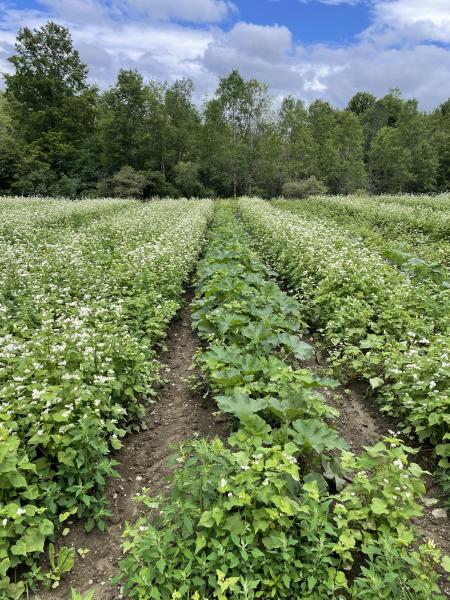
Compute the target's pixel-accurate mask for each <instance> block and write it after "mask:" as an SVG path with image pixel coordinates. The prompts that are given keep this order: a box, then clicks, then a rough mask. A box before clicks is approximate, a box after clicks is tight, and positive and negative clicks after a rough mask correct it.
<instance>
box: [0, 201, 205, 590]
mask: <svg viewBox="0 0 450 600" xmlns="http://www.w3.org/2000/svg"><path fill="white" fill-rule="evenodd" d="M18 201H19V200H18ZM85 204H86V205H85ZM103 206H108V209H107V211H106V212H107V214H106V215H104V216H102V217H99V218H95V219H94V220H92V219H91V216H92V213H95V214H97V212H96V211H97V209H98V208H100V210H101V209H102V208H101V207H102V204H101V203H100V205H99V204H98V203H97V202H94V203H93V207H92V206H91V203H90V202H86V203H80V204H79V205H78V207H77V209H76V210H77V211H78V214H79V215H85V216H86V218H85V224H84V226H83V225H82V223H78V224H77V227H76V228H73V227H72V226H70V225H71V224H73V220H72V219H69V227H64V225H63V224H59V225H58V226H57V227H56V228H51V231H50V230H49V228H48V226H47V225H48V223H49V219H44V221H43V226H42V227H39V226H36V225H33V227H29V228H26V227H24V228H23V229H22V232H21V233H22V235H21V237H20V239H15V240H13V241H12V242H10V241H9V240H8V239H5V238H3V239H0V262H1V265H0V268H1V269H2V272H3V277H2V280H1V282H0V398H1V402H0V596H1V597H2V598H18V597H20V596H21V594H22V592H23V591H24V589H25V587H26V585H27V584H28V583H29V582H30V581H31V580H32V579H33V578H38V579H39V578H41V577H42V574H41V573H40V571H39V568H38V567H37V566H36V564H35V563H34V559H35V557H36V556H37V555H38V554H39V553H40V552H42V550H43V548H44V544H45V541H46V540H47V539H51V538H53V536H54V535H55V533H56V530H57V529H58V527H59V525H60V523H63V522H64V521H65V520H66V519H67V518H69V517H70V515H73V514H75V513H76V514H78V515H79V516H80V517H83V518H86V519H87V528H88V529H90V528H92V527H94V525H96V524H97V525H99V526H100V527H101V528H104V527H105V526H106V521H105V519H106V517H107V516H108V509H107V506H106V503H105V501H104V499H103V498H102V490H103V488H104V485H105V482H106V478H107V477H108V476H110V475H112V474H113V468H114V461H113V460H111V457H110V453H111V450H113V449H118V448H120V446H121V442H120V439H121V438H122V437H123V436H124V435H125V433H126V431H127V430H129V429H130V428H138V427H139V425H140V420H141V417H142V416H143V413H144V409H143V406H142V401H143V400H151V399H152V397H153V396H154V394H155V390H154V386H155V384H156V383H157V382H158V381H159V375H158V364H157V361H156V348H155V344H156V343H157V342H158V340H160V339H161V338H162V337H163V335H164V331H165V329H166V326H167V324H168V322H169V321H170V319H171V318H172V317H173V315H174V314H175V312H176V310H177V308H178V306H179V301H180V296H181V294H182V290H183V285H184V283H185V282H186V280H187V278H188V276H189V273H190V272H191V270H192V269H193V267H194V265H195V262H196V259H197V256H198V253H199V251H200V250H201V247H202V243H203V239H204V234H205V230H206V227H207V222H208V220H209V217H210V214H211V210H212V203H211V202H209V201H196V202H192V203H190V204H189V210H187V208H188V207H187V203H186V202H182V201H180V202H177V201H170V202H160V203H152V204H151V205H148V206H143V205H140V204H138V203H132V202H129V203H128V204H127V205H126V206H124V203H123V202H119V203H118V206H119V207H120V208H121V210H120V211H119V210H114V209H113V208H111V205H110V204H107V205H106V204H105V203H104V204H103ZM60 210H62V212H67V213H69V214H73V213H71V211H70V210H68V209H66V208H65V205H64V204H61V208H60ZM52 211H53V208H52V209H51V211H50V212H52ZM6 212H7V211H6ZM23 218H24V220H25V221H26V219H27V214H26V210H25V211H24V213H23ZM33 219H34V217H32V218H31V220H33ZM56 221H57V219H56ZM18 565H21V571H22V577H21V578H20V580H17V579H16V575H15V573H16V570H15V567H16V566H18ZM13 574H14V576H13Z"/></svg>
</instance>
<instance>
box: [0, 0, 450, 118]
mask: <svg viewBox="0 0 450 600" xmlns="http://www.w3.org/2000/svg"><path fill="white" fill-rule="evenodd" d="M3 1H5V0H3ZM8 1H9V2H14V1H16V0H8ZM40 1H41V2H42V3H45V4H43V6H44V9H42V10H37V9H34V10H20V9H18V8H17V7H14V6H11V5H9V6H6V5H5V4H2V0H0V71H5V70H7V69H8V68H9V63H7V61H6V58H7V57H8V56H10V55H11V53H12V51H13V43H14V37H15V33H16V31H17V29H18V28H19V27H21V26H23V25H28V26H30V27H38V26H40V25H42V24H43V23H44V22H45V21H46V20H48V19H49V18H55V19H57V20H58V22H60V23H62V24H63V25H67V26H69V27H70V29H71V32H72V35H73V38H74V42H75V45H76V47H77V48H78V49H79V50H80V54H81V57H82V59H83V60H84V61H85V62H87V63H88V65H89V67H90V77H91V79H92V80H93V81H95V82H97V83H98V84H99V85H100V86H101V87H106V86H108V85H110V84H111V83H113V82H114V80H115V78H116V76H117V71H118V70H119V68H136V69H138V70H139V71H140V72H141V73H142V74H143V75H144V77H145V78H147V79H158V80H168V81H169V82H172V81H173V80H175V79H176V78H178V77H192V79H193V80H194V83H195V87H196V100H197V101H198V102H200V101H201V99H202V98H203V97H204V95H205V94H211V93H212V92H213V90H214V89H215V87H216V85H217V83H218V79H219V77H221V76H224V75H227V74H228V73H229V72H230V71H231V70H232V69H234V68H237V69H239V70H240V71H241V72H242V74H243V75H244V76H246V77H256V78H257V79H259V80H261V81H263V82H266V83H268V84H269V85H270V87H271V92H272V93H273V95H274V97H275V98H276V99H279V98H281V97H282V96H284V95H286V94H294V95H296V96H298V97H301V98H303V99H304V100H306V101H311V100H312V99H314V98H317V97H321V98H324V99H327V100H329V101H330V102H332V103H334V104H337V105H339V106H344V105H345V104H346V103H347V102H348V100H349V98H350V97H351V96H352V95H353V94H354V93H355V92H356V91H358V90H361V89H365V90H367V91H371V92H373V93H375V94H376V95H383V94H385V93H387V92H388V90H389V89H390V88H393V87H400V88H401V89H402V91H403V92H404V94H405V96H414V97H417V98H419V100H420V102H421V105H422V107H423V108H432V107H434V106H436V105H437V104H438V103H440V102H443V101H444V100H445V99H446V98H447V97H448V96H450V48H449V47H448V45H447V42H449V41H450V33H449V32H450V23H449V15H448V14H447V13H448V12H449V11H448V10H446V9H447V8H448V6H449V3H450V0H427V3H426V8H424V7H423V6H424V4H425V3H423V2H422V1H421V0H361V1H365V2H367V3H370V6H371V11H372V12H371V14H372V15H373V22H372V25H371V26H370V27H369V28H368V29H367V30H366V31H364V32H361V35H360V36H359V38H358V39H356V41H355V42H353V43H352V44H349V45H345V46H342V47H339V46H336V45H326V44H321V45H303V44H301V41H298V40H294V39H293V36H292V34H291V31H290V30H289V28H288V27H286V26H282V25H271V24H269V25H256V24H253V23H246V22H242V21H239V17H238V15H237V14H236V13H235V12H234V13H233V11H235V8H234V5H233V4H231V3H230V2H226V1H225V0H223V1H222V0H217V1H213V0H189V2H187V1H186V2H185V1H184V0H166V1H164V2H163V1H162V0H108V1H107V0H40ZM315 1H322V2H325V3H328V4H330V3H332V4H339V3H342V2H343V1H344V0H315ZM356 1H357V0H349V1H347V4H348V3H350V4H351V3H354V2H356ZM2 8H3V10H2ZM200 13H201V14H200ZM230 16H231V17H232V18H233V21H232V23H231V26H230V25H229V24H227V25H226V28H225V26H224V25H223V24H222V25H220V21H221V20H222V19H227V18H230Z"/></svg>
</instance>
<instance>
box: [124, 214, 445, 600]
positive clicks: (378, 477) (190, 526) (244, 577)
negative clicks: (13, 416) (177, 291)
mask: <svg viewBox="0 0 450 600" xmlns="http://www.w3.org/2000/svg"><path fill="white" fill-rule="evenodd" d="M272 275H273V274H272V273H271V272H270V271H269V270H268V269H267V268H266V267H265V266H264V264H263V263H262V262H261V260H260V259H259V257H258V256H257V254H256V253H255V252H254V251H253V250H252V249H251V247H250V238H249V237H248V235H247V234H246V233H245V232H244V230H243V229H242V227H241V226H240V225H239V224H238V222H237V220H236V218H235V215H234V211H233V208H232V207H230V206H227V205H225V206H223V205H221V206H219V208H218V210H217V211H216V217H215V221H214V226H213V230H212V233H211V235H210V239H209V243H208V246H207V250H206V254H205V257H204V258H203V259H202V260H201V261H200V264H199V265H198V269H197V276H196V299H195V300H194V302H193V311H194V312H193V323H194V327H195V328H196V330H197V331H198V333H199V335H200V337H201V339H202V340H203V342H204V347H203V348H202V349H201V350H199V352H198V354H197V356H196V360H195V362H196V364H197V365H198V366H199V367H200V369H201V372H202V375H203V377H204V378H205V379H206V382H207V383H208V384H209V387H210V389H211V391H212V393H213V394H214V398H215V400H216V401H217V403H218V405H219V407H220V409H221V410H222V411H223V412H225V413H229V414H230V415H231V416H232V417H233V421H234V422H235V423H236V424H237V430H236V431H235V432H234V433H233V434H232V435H231V436H230V438H229V439H228V443H227V444H224V443H223V442H222V441H221V440H219V439H215V440H212V441H207V440H194V441H192V442H190V443H187V444H185V445H184V446H183V447H182V448H181V450H180V452H179V454H178V456H177V458H176V462H177V463H178V465H179V468H178V469H177V470H176V471H175V473H174V475H173V486H172V491H171V493H170V495H169V496H166V497H160V498H151V497H149V496H148V490H144V491H143V493H142V494H141V496H140V500H141V501H142V502H143V503H144V505H145V506H146V508H147V510H148V514H147V515H146V516H145V517H143V518H141V519H140V520H138V521H137V522H136V523H135V524H133V525H129V526H127V528H126V531H125V538H126V539H125V542H124V552H125V557H124V559H123V560H122V562H121V580H122V581H123V583H124V594H125V596H126V597H128V598H132V599H141V598H149V599H150V598H153V599H156V600H159V599H161V600H169V599H175V598H183V599H186V600H189V599H191V600H206V599H212V598H218V599H219V600H225V599H231V600H237V599H238V598H247V599H254V598H265V599H267V598H279V599H281V598H290V599H294V600H295V599H300V598H309V599H311V600H323V598H328V597H332V598H335V599H336V600H339V599H343V598H355V599H356V598H357V599H361V598H369V599H373V600H375V598H377V599H378V598H381V597H382V598H388V599H389V598H409V597H415V598H417V599H418V600H419V599H420V600H425V599H426V598H427V599H428V598H433V599H438V598H443V596H441V594H440V593H439V588H438V587H437V583H436V580H437V577H436V574H435V572H434V567H435V566H436V563H437V562H438V561H439V560H440V553H439V552H438V551H437V550H436V548H435V547H434V545H433V544H432V543H431V542H429V543H427V544H423V545H421V546H418V547H417V546H416V548H415V549H412V548H411V547H410V546H411V544H412V543H413V541H414V540H415V539H416V538H415V533H414V531H413V530H412V529H411V528H410V525H409V521H410V519H411V518H412V517H413V516H418V515H419V514H420V512H421V510H420V507H419V504H418V501H419V499H420V497H421V494H422V493H423V492H424V486H423V483H422V481H421V474H422V471H421V469H420V467H419V466H418V465H416V464H414V463H410V464H409V463H408V457H407V453H409V452H410V449H408V448H405V447H404V446H403V445H402V443H401V441H400V440H399V439H397V438H395V437H391V438H386V439H384V440H383V441H380V442H379V443H378V444H376V445H375V446H373V447H371V448H368V449H367V450H366V451H365V452H364V453H363V454H362V455H361V456H359V457H356V456H354V455H353V454H352V453H350V452H348V451H347V450H346V448H347V445H346V443H345V441H344V440H343V439H341V438H340V437H339V436H338V435H337V433H336V431H335V430H334V429H333V428H332V427H331V426H330V425H329V424H328V422H329V420H330V419H332V417H333V415H334V411H333V409H331V408H330V407H329V406H327V405H326V403H325V402H324V400H323V398H322V396H321V394H320V390H319V388H320V387H322V386H325V385H334V382H332V381H329V380H323V379H320V378H318V377H317V376H316V375H314V374H313V373H312V372H310V371H309V370H308V369H305V368H302V366H301V362H300V361H301V359H304V358H305V357H306V356H308V355H310V353H311V348H310V347H309V346H308V345H307V344H305V343H304V342H302V341H301V340H300V339H299V337H298V336H299V334H300V333H301V331H302V329H303V327H304V326H303V323H302V319H301V313H300V305H299V304H298V303H297V302H296V301H295V300H294V299H292V298H291V297H290V296H288V295H287V294H286V293H284V292H283V291H281V289H280V288H279V287H278V285H277V284H276V282H275V280H274V278H273V276H272ZM369 472H370V477H369ZM443 564H444V566H445V567H446V568H449V567H450V565H448V559H443ZM361 565H362V566H361Z"/></svg>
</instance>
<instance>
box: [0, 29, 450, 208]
mask: <svg viewBox="0 0 450 600" xmlns="http://www.w3.org/2000/svg"><path fill="white" fill-rule="evenodd" d="M9 61H10V63H11V65H12V67H13V68H12V72H11V73H10V74H4V79H5V82H6V89H5V91H4V92H1V93H0V193H2V194H21V195H35V194H39V195H61V196H69V197H78V196H109V195H113V196H130V195H132V196H136V197H142V198H148V197H152V196H189V197H190V196H204V195H211V196H232V195H241V194H254V195H260V196H263V197H273V196H277V195H280V194H281V193H282V191H283V189H288V188H289V186H291V188H293V189H296V187H295V186H296V185H297V184H298V185H300V184H301V183H302V182H305V180H307V181H313V182H316V183H318V184H319V186H322V188H323V189H327V190H328V191H329V192H330V193H335V194H348V193H354V192H357V191H359V190H367V191H369V192H371V193H397V192H410V193H421V192H436V191H443V190H449V189H450V99H449V100H448V101H447V102H445V103H444V104H442V105H441V106H439V107H438V108H436V109H435V110H434V111H432V112H428V113H425V112H422V111H420V110H419V108H418V102H417V100H415V99H408V100H405V99H403V98H402V96H401V93H400V91H399V90H392V91H391V92H390V93H389V94H387V95H386V96H384V97H382V98H376V97H375V96H373V95H372V94H369V93H367V92H358V93H357V94H355V95H354V96H353V98H351V100H350V102H349V103H348V105H347V107H346V108H345V109H343V110H340V109H337V108H335V107H333V106H331V105H330V104H329V103H328V102H325V101H323V100H316V101H314V102H312V103H311V104H310V105H309V106H306V105H305V103H304V102H303V101H302V100H299V99H297V98H294V97H293V96H288V97H286V98H284V99H283V100H282V102H281V104H280V106H279V107H277V108H276V109H275V108H274V106H273V103H272V101H271V97H270V94H269V89H268V86H267V85H265V84H263V83H261V82H259V81H257V80H256V79H247V80H246V79H244V78H243V77H242V76H241V75H240V74H239V72H238V71H233V72H232V73H231V74H230V75H228V76H227V77H224V78H222V79H221V80H220V82H219V84H218V87H217V89H216V91H215V93H214V95H213V96H212V98H209V99H207V100H206V101H205V102H204V103H203V106H202V107H201V108H198V107H197V106H196V105H195V104H194V102H193V84H192V81H190V80H189V79H180V80H177V81H175V83H173V84H172V85H169V84H167V83H161V82H157V81H149V82H147V81H145V80H144V78H143V77H142V75H141V74H140V73H139V72H138V71H136V70H121V71H120V72H119V74H118V77H117V81H116V83H115V84H114V85H113V86H112V87H110V88H109V89H107V90H106V91H100V90H99V89H98V88H97V87H96V86H93V85H91V84H89V82H88V68H87V65H85V64H83V62H82V61H81V59H80V56H79V53H78V52H77V50H76V49H75V48H74V46H73V42H72V38H71V35H70V31H69V30H68V29H66V28H64V27H62V26H60V25H58V24H56V23H54V22H49V23H47V24H46V25H44V26H43V27H41V28H40V29H33V30H31V29H29V28H27V27H25V28H23V29H21V30H20V31H19V33H18V35H17V39H16V44H15V53H14V54H13V56H11V57H10V58H9ZM283 186H284V187H283ZM291 188H289V189H291Z"/></svg>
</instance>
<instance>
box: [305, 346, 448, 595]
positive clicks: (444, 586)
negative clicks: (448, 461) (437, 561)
mask: <svg viewBox="0 0 450 600" xmlns="http://www.w3.org/2000/svg"><path fill="white" fill-rule="evenodd" d="M305 341H307V342H308V343H310V344H313V345H314V338H310V339H305ZM305 366H307V367H308V368H310V369H311V370H313V371H316V372H318V373H322V372H324V371H325V369H326V368H327V367H329V365H327V363H326V361H325V359H323V357H322V356H321V354H320V353H318V354H317V356H316V359H315V360H314V359H313V360H310V361H308V363H307V364H305ZM321 391H322V394H323V396H324V398H325V400H326V402H327V404H329V405H330V406H333V407H334V408H336V409H337V410H338V411H339V416H338V417H337V419H336V420H334V421H333V426H334V427H335V428H336V430H337V431H338V433H339V434H340V435H341V436H342V437H343V438H344V439H345V440H346V441H347V442H348V443H349V444H350V449H351V450H352V451H353V452H355V453H356V454H359V453H361V452H362V450H363V448H364V447H365V446H372V445H374V444H376V443H377V442H379V441H380V440H381V439H382V438H383V437H384V436H387V437H389V436H390V435H391V434H390V432H397V430H398V425H397V424H396V422H395V420H394V419H393V418H390V417H388V416H386V415H383V414H382V413H381V412H380V410H379V409H378V408H377V405H376V402H375V400H371V399H369V398H367V385H365V384H363V383H359V384H352V385H349V386H348V387H344V386H339V387H338V388H336V389H322V390H321ZM398 437H400V438H401V439H403V440H404V442H405V444H406V445H407V446H411V447H414V446H415V445H416V444H415V442H414V440H409V439H407V438H405V436H403V435H402V434H399V436H398ZM410 460H411V462H417V463H418V464H420V466H421V467H422V468H423V469H424V470H429V471H431V470H432V469H433V464H432V461H431V460H430V458H429V453H427V452H426V451H425V452H419V453H418V454H416V455H411V458H410ZM424 481H425V485H426V488H427V491H426V496H425V498H424V500H425V504H424V506H423V510H424V514H423V516H422V517H420V518H416V519H413V523H414V524H415V525H416V527H417V528H418V530H419V531H420V533H421V535H422V537H423V540H428V539H432V540H433V541H434V542H435V544H436V546H438V547H439V548H440V549H441V550H442V552H443V553H444V554H448V555H450V520H449V518H448V515H447V513H446V511H445V510H444V509H443V508H442V501H443V499H444V498H443V493H442V490H441V488H440V487H439V485H437V484H436V481H435V480H434V479H433V477H431V476H426V477H425V478H424ZM442 575H443V577H442V578H441V590H442V592H444V593H445V594H446V595H447V597H448V598H450V584H449V583H448V582H447V581H446V577H445V575H444V573H443V572H442Z"/></svg>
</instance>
